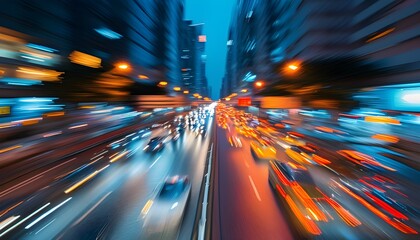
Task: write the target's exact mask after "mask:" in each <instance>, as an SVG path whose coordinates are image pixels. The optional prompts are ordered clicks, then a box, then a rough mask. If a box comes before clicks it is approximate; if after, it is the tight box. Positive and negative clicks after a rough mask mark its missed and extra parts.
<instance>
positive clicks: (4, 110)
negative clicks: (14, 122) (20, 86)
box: [0, 106, 10, 115]
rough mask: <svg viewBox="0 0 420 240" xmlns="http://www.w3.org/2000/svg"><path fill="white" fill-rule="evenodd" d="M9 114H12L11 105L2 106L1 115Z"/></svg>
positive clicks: (0, 108)
mask: <svg viewBox="0 0 420 240" xmlns="http://www.w3.org/2000/svg"><path fill="white" fill-rule="evenodd" d="M9 114H10V106H1V107H0V115H9Z"/></svg>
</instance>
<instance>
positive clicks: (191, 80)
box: [180, 20, 209, 97]
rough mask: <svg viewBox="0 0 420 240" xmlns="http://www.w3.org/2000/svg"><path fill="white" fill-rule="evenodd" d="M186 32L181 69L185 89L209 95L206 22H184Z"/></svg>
mask: <svg viewBox="0 0 420 240" xmlns="http://www.w3.org/2000/svg"><path fill="white" fill-rule="evenodd" d="M183 27H184V34H183V37H182V50H181V56H180V58H181V67H182V68H181V70H182V79H183V89H185V90H187V91H189V92H190V93H192V94H195V93H197V94H199V95H201V96H202V97H207V96H209V90H208V84H207V77H206V58H207V56H206V54H205V50H206V49H205V44H206V41H207V39H206V35H204V32H203V27H204V24H202V23H200V24H193V22H192V21H191V20H185V21H184V23H183Z"/></svg>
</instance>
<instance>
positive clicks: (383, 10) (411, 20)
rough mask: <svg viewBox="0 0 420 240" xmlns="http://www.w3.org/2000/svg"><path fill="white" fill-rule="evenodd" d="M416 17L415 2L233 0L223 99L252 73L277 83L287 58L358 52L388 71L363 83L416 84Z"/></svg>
mask: <svg viewBox="0 0 420 240" xmlns="http://www.w3.org/2000/svg"><path fill="white" fill-rule="evenodd" d="M419 18H420V2H419V1H415V0H401V1H392V0H383V1H382V0H373V1H361V0H356V1H328V0H296V1H285V0H265V1H262V0H261V1H259V0H238V4H237V5H236V7H235V8H234V10H233V14H232V20H231V25H230V32H229V37H228V45H229V46H228V51H227V64H226V74H225V77H224V82H223V85H222V90H223V91H222V93H223V94H222V97H223V96H226V95H225V94H230V93H232V92H236V91H239V90H240V89H241V88H244V87H247V86H248V87H249V86H250V85H251V84H252V82H253V81H255V80H257V79H261V80H264V81H266V82H267V83H270V82H273V81H281V74H280V73H279V69H278V67H279V66H280V65H281V64H283V63H286V62H287V61H290V60H300V61H311V60H322V59H333V58H338V57H342V58H345V57H356V58H363V59H366V61H367V62H371V63H375V65H376V66H378V67H379V68H381V69H384V70H386V69H388V70H392V71H391V72H390V74H387V75H386V76H381V77H378V78H377V79H375V78H370V79H369V80H368V81H366V83H361V86H363V85H365V86H378V85H388V84H395V83H410V82H418V74H419V66H420V64H418V63H419V62H420V58H419V56H420V55H419V51H420V50H419V48H418V47H416V46H417V45H418V44H417V42H418V40H419V31H418V29H419V27H420V22H419V21H418V19H419Z"/></svg>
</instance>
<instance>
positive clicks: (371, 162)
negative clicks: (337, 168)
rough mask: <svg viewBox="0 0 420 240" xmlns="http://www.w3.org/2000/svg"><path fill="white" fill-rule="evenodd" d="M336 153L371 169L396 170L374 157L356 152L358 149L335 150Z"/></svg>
mask: <svg viewBox="0 0 420 240" xmlns="http://www.w3.org/2000/svg"><path fill="white" fill-rule="evenodd" d="M337 153H338V154H340V155H341V156H343V157H345V158H346V159H347V160H349V161H351V162H353V163H355V164H358V165H361V166H364V167H367V168H370V169H372V170H382V169H386V170H389V171H394V172H395V171H396V170H395V169H393V168H391V167H388V166H386V165H384V164H382V163H380V162H378V161H376V159H375V158H373V157H371V156H369V155H367V154H364V153H361V152H358V151H354V150H339V151H337Z"/></svg>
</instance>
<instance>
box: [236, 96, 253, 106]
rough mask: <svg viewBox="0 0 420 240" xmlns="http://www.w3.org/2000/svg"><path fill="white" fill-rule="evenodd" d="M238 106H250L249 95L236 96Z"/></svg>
mask: <svg viewBox="0 0 420 240" xmlns="http://www.w3.org/2000/svg"><path fill="white" fill-rule="evenodd" d="M238 106H240V107H249V106H251V98H250V97H240V98H238Z"/></svg>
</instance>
